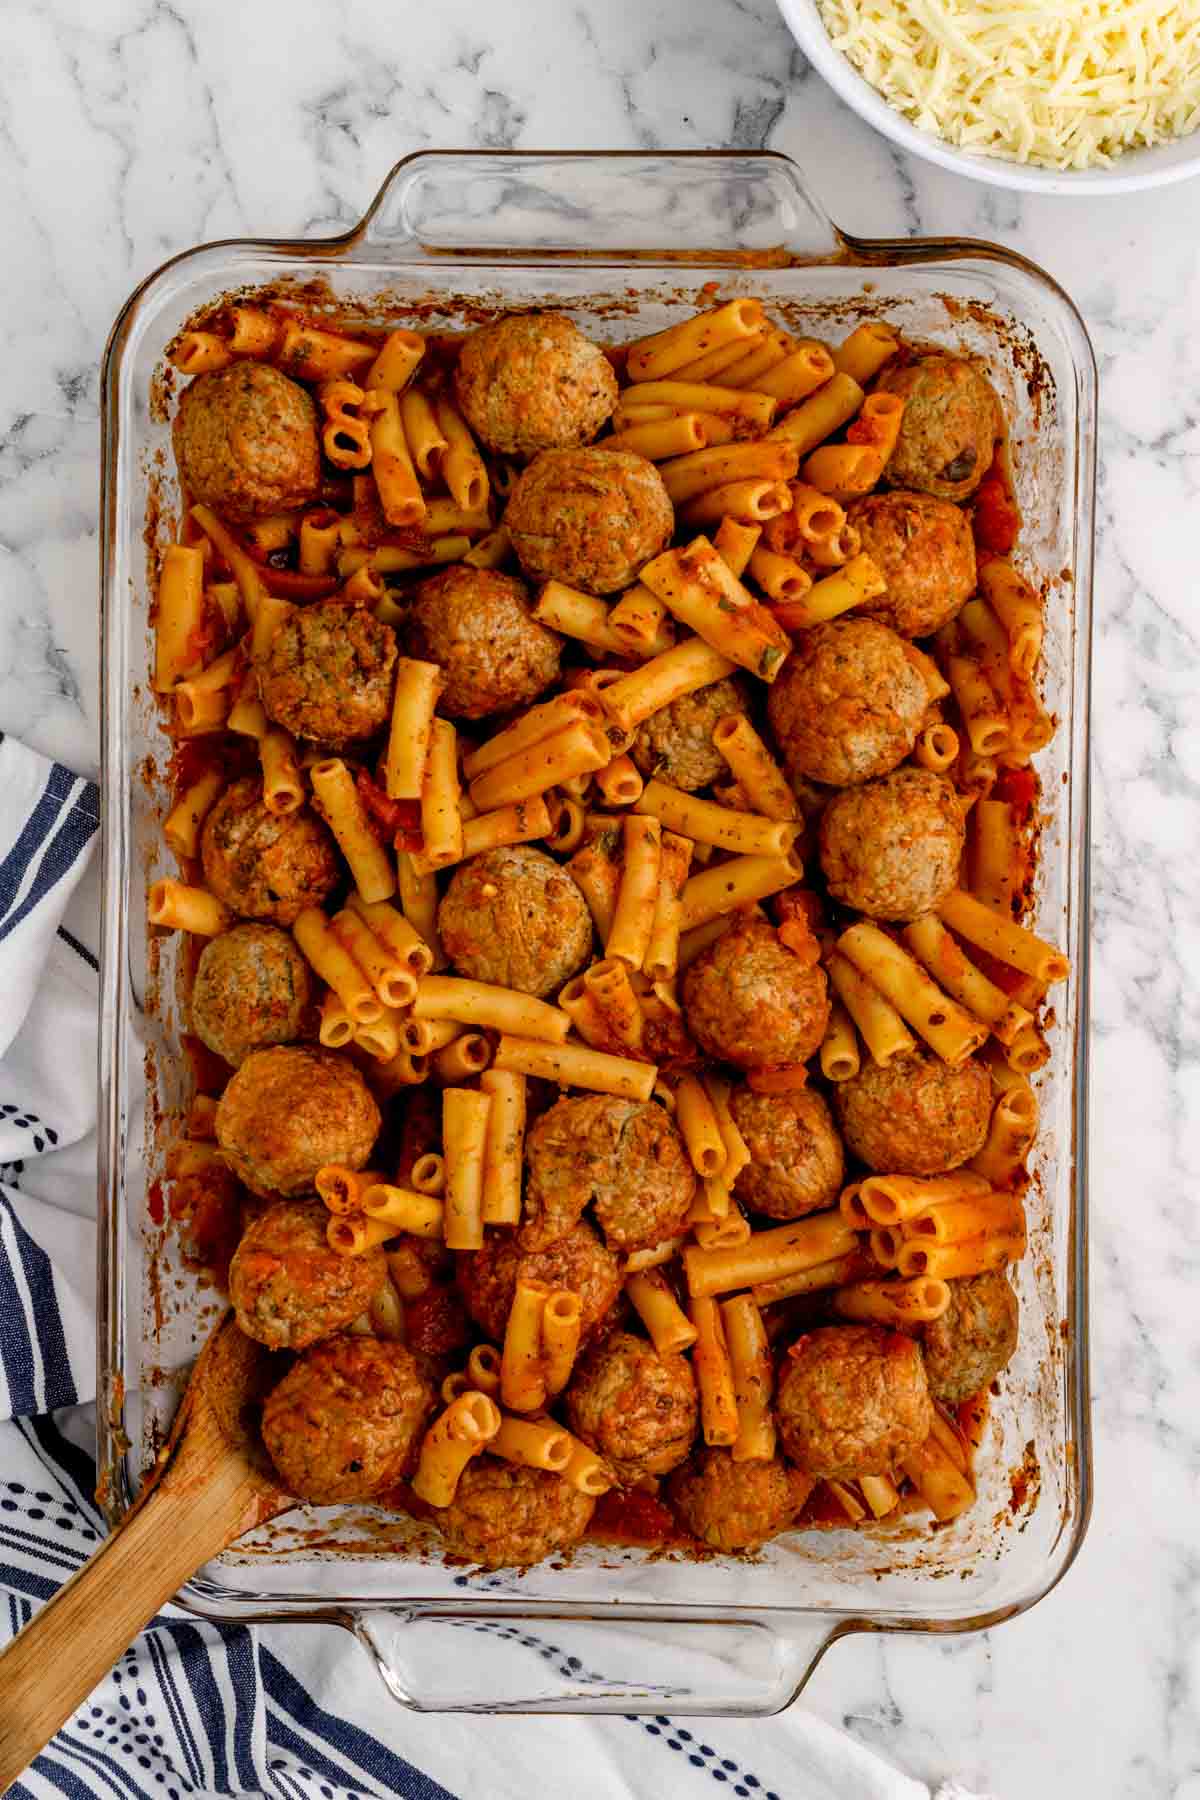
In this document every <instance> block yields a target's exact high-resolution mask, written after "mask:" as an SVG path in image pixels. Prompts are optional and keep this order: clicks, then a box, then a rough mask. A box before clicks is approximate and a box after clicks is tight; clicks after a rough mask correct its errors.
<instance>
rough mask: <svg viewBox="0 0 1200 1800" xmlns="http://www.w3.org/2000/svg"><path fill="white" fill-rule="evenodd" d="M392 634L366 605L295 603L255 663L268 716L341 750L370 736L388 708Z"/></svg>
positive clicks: (393, 662)
mask: <svg viewBox="0 0 1200 1800" xmlns="http://www.w3.org/2000/svg"><path fill="white" fill-rule="evenodd" d="M395 666H396V634H395V632H394V631H393V630H392V628H391V626H390V625H385V624H384V622H383V620H382V619H377V618H376V617H375V615H374V614H373V613H369V612H368V611H367V609H366V607H365V606H347V605H346V603H345V602H344V601H342V600H323V601H320V602H318V604H317V605H315V606H298V607H297V608H296V609H295V611H294V612H293V613H292V615H291V617H290V618H289V619H287V620H286V621H285V623H284V624H282V625H281V626H280V627H279V630H278V631H277V632H276V633H275V636H274V637H273V638H272V639H271V642H270V645H269V647H268V649H267V653H266V655H265V656H264V657H263V658H262V660H261V662H260V663H259V665H258V688H259V693H260V694H261V695H262V703H263V706H264V707H265V709H266V711H267V713H268V715H269V716H270V717H271V718H272V719H274V720H275V723H276V724H277V725H282V726H283V728H284V730H285V731H290V732H291V733H292V736H293V737H300V738H315V739H316V740H317V742H318V743H321V744H329V745H331V746H333V747H334V748H340V747H341V746H342V745H343V744H353V743H358V742H359V741H360V740H361V739H363V738H369V737H374V735H375V733H376V732H377V731H379V730H380V728H381V727H382V726H383V725H384V724H386V722H387V719H388V716H389V714H390V713H391V710H392V682H393V679H394V676H393V671H394V669H395Z"/></svg>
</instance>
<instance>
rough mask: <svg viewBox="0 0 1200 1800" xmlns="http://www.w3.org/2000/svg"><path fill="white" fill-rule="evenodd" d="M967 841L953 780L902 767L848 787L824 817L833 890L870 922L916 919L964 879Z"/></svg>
mask: <svg viewBox="0 0 1200 1800" xmlns="http://www.w3.org/2000/svg"><path fill="white" fill-rule="evenodd" d="M965 841H966V824H965V821H964V819H963V809H962V804H961V802H960V800H959V797H958V792H957V790H956V788H955V786H954V783H953V782H952V781H951V780H950V778H949V777H948V776H946V775H938V774H935V773H934V772H933V770H931V769H911V768H905V769H896V770H894V771H893V772H892V774H890V775H885V776H884V777H883V778H882V780H879V781H867V782H864V783H863V785H862V786H861V787H854V788H845V789H844V790H843V791H842V792H841V793H840V794H835V795H834V796H833V798H832V800H830V802H829V804H828V806H827V807H826V808H825V810H824V812H823V813H822V814H821V829H820V844H821V867H822V869H823V870H824V872H825V879H826V881H827V882H828V883H829V891H830V893H831V894H832V895H833V897H834V899H835V900H840V901H841V902H842V904H843V905H844V906H852V907H853V908H854V909H855V911H856V912H861V913H866V915H867V917H868V918H871V919H898V920H899V919H902V920H909V919H918V918H920V916H921V914H922V913H928V912H935V911H936V910H937V908H938V906H939V905H940V904H941V902H942V901H943V900H944V899H945V898H946V895H947V894H949V893H950V892H952V890H953V889H954V888H955V887H956V886H957V884H958V874H959V866H960V864H961V862H962V854H963V845H964V843H965Z"/></svg>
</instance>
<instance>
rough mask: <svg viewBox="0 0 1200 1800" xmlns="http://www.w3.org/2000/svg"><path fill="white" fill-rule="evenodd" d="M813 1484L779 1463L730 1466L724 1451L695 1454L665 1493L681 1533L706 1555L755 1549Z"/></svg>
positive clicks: (781, 1526) (786, 1521)
mask: <svg viewBox="0 0 1200 1800" xmlns="http://www.w3.org/2000/svg"><path fill="white" fill-rule="evenodd" d="M814 1486H815V1483H814V1481H813V1479H812V1477H811V1476H809V1475H805V1474H804V1473H803V1472H802V1471H801V1470H800V1469H794V1468H792V1467H791V1466H790V1464H788V1463H785V1462H784V1461H783V1458H782V1457H779V1456H776V1457H773V1458H772V1460H771V1461H770V1462H734V1460H733V1457H732V1456H731V1455H730V1453H729V1451H728V1450H717V1449H705V1450H699V1451H697V1453H696V1455H695V1456H693V1457H692V1459H691V1461H690V1462H688V1463H685V1464H684V1466H683V1468H682V1469H680V1470H678V1471H677V1473H676V1474H674V1475H673V1476H672V1477H671V1480H670V1483H669V1485H668V1488H667V1498H668V1499H669V1500H670V1502H671V1505H672V1507H673V1508H674V1510H675V1514H676V1516H677V1518H678V1519H679V1522H680V1524H681V1525H682V1526H683V1528H684V1530H685V1531H690V1532H691V1534H692V1536H693V1537H694V1538H699V1540H700V1542H701V1543H702V1544H707V1545H708V1546H709V1548H710V1549H712V1550H726V1551H728V1550H757V1549H758V1547H759V1545H760V1544H765V1543H766V1541H767V1539H768V1538H773V1537H777V1536H778V1534H779V1533H780V1532H781V1531H786V1530H787V1528H788V1526H789V1525H790V1524H791V1522H792V1520H793V1519H794V1518H795V1516H796V1514H797V1513H798V1512H799V1511H800V1508H801V1507H802V1506H803V1505H804V1502H805V1501H806V1500H807V1499H808V1496H809V1495H810V1494H811V1492H812V1490H813V1487H814Z"/></svg>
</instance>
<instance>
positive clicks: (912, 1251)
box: [872, 1231, 1025, 1281]
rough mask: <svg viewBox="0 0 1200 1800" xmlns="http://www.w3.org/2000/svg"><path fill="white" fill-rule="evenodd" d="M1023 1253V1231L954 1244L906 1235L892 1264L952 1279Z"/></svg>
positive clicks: (1017, 1258)
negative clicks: (906, 1237) (927, 1240)
mask: <svg viewBox="0 0 1200 1800" xmlns="http://www.w3.org/2000/svg"><path fill="white" fill-rule="evenodd" d="M872 1236H874V1233H872ZM1024 1254H1025V1233H1024V1232H1023V1231H1021V1232H1014V1233H1013V1234H1012V1236H1010V1237H976V1238H967V1239H964V1240H963V1241H961V1242H959V1243H955V1244H935V1243H933V1242H928V1243H926V1242H924V1241H921V1242H918V1241H916V1240H914V1239H909V1240H908V1241H907V1242H905V1243H903V1244H901V1245H900V1249H899V1254H898V1255H897V1257H896V1267H897V1268H898V1269H899V1271H900V1273H901V1275H904V1276H913V1275H929V1276H935V1277H937V1278H939V1279H940V1280H942V1281H955V1280H959V1279H961V1278H963V1277H966V1276H968V1275H982V1274H984V1273H985V1272H986V1271H987V1270H989V1269H1002V1268H1003V1267H1004V1265H1005V1263H1007V1262H1019V1261H1020V1259H1021V1257H1022V1256H1024Z"/></svg>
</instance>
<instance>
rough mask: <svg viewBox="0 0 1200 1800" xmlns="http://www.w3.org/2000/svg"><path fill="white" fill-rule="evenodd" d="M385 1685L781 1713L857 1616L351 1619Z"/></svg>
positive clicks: (464, 1694)
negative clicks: (780, 1619)
mask: <svg viewBox="0 0 1200 1800" xmlns="http://www.w3.org/2000/svg"><path fill="white" fill-rule="evenodd" d="M345 1623H347V1624H348V1625H349V1626H350V1629H352V1630H353V1631H354V1633H355V1635H356V1636H357V1637H358V1639H359V1641H360V1642H361V1643H362V1644H363V1645H365V1647H366V1649H367V1650H368V1652H369V1653H370V1655H371V1656H372V1658H373V1659H374V1662H375V1666H376V1668H377V1669H378V1670H379V1673H380V1675H381V1677H382V1678H383V1682H384V1685H385V1687H386V1688H387V1690H388V1692H389V1693H390V1694H391V1695H392V1697H393V1698H394V1699H395V1700H398V1701H399V1702H400V1704H401V1705H402V1706H405V1707H408V1708H410V1709H411V1710H412V1711H414V1712H539V1713H540V1712H546V1713H593V1712H595V1713H648V1714H650V1715H652V1716H658V1715H661V1714H668V1715H669V1714H672V1713H678V1714H683V1713H688V1714H702V1715H703V1714H710V1715H717V1714H721V1715H729V1716H732V1715H738V1714H743V1715H747V1716H752V1715H755V1714H765V1713H774V1712H779V1711H780V1710H781V1709H782V1708H783V1707H785V1706H787V1705H789V1704H790V1703H791V1701H793V1700H794V1699H795V1698H796V1697H797V1695H798V1694H799V1693H800V1692H801V1690H802V1689H803V1687H804V1685H805V1683H806V1682H807V1681H808V1678H809V1676H810V1675H811V1674H812V1672H813V1670H814V1669H815V1668H816V1666H817V1664H818V1662H819V1661H820V1660H821V1657H822V1656H823V1655H824V1653H825V1651H826V1650H827V1649H828V1647H829V1645H830V1644H831V1643H832V1642H833V1641H834V1639H835V1638H837V1637H840V1636H842V1635H843V1634H844V1633H845V1632H847V1631H851V1630H854V1629H856V1627H855V1625H854V1624H853V1622H849V1621H842V1620H837V1619H833V1618H830V1617H828V1616H825V1615H821V1614H813V1615H809V1614H799V1615H790V1616H788V1618H787V1620H786V1623H785V1624H784V1625H782V1626H780V1627H778V1628H777V1627H776V1626H775V1625H774V1624H767V1623H764V1622H761V1621H757V1620H722V1619H714V1618H712V1617H711V1615H710V1616H698V1617H689V1616H682V1617H680V1616H671V1617H667V1618H663V1617H656V1616H654V1615H652V1614H647V1613H643V1614H640V1615H639V1614H638V1613H637V1612H636V1611H631V1612H629V1613H626V1612H625V1610H624V1608H622V1609H621V1616H620V1617H619V1618H598V1617H594V1616H593V1617H579V1616H573V1615H571V1614H568V1613H564V1612H562V1611H559V1610H556V1609H554V1608H553V1607H547V1608H546V1609H545V1610H541V1609H532V1610H531V1609H530V1608H528V1607H526V1608H522V1609H521V1610H519V1611H518V1610H513V1609H503V1608H500V1607H496V1606H489V1605H488V1604H487V1603H486V1601H483V1600H482V1599H481V1600H480V1601H479V1602H478V1603H474V1604H471V1605H470V1606H463V1607H459V1608H455V1607H453V1606H448V1607H438V1608H428V1609H427V1608H420V1609H413V1610H406V1611H396V1610H392V1609H381V1610H378V1611H377V1610H372V1611H370V1612H364V1613H360V1614H358V1615H357V1616H356V1617H355V1618H353V1619H348V1620H346V1621H345Z"/></svg>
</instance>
